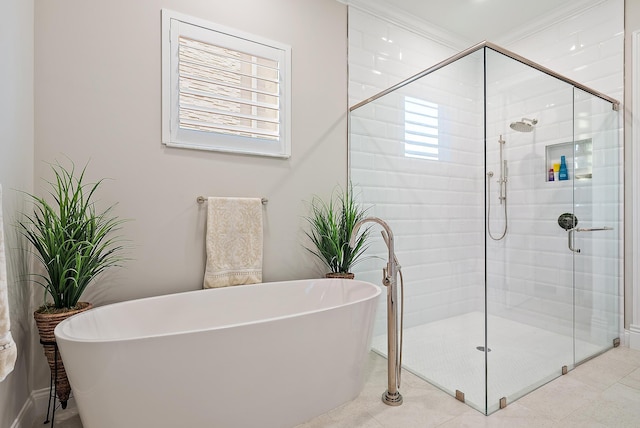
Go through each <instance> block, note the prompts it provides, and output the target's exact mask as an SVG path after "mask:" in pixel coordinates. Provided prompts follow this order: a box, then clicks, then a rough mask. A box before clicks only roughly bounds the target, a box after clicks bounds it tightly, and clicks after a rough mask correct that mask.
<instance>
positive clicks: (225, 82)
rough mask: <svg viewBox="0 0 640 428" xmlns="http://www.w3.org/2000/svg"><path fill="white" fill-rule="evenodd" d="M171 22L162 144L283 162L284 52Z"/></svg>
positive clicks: (286, 150) (285, 154)
mask: <svg viewBox="0 0 640 428" xmlns="http://www.w3.org/2000/svg"><path fill="white" fill-rule="evenodd" d="M230 32H231V31H228V29H224V30H222V31H216V30H213V29H209V28H203V27H202V26H200V25H193V24H191V23H186V22H183V20H179V19H171V59H172V64H171V71H172V73H171V129H170V135H171V141H170V142H168V144H169V145H172V144H173V145H182V146H189V147H192V148H203V149H210V150H223V151H234V152H244V153H252V154H265V155H270V156H280V157H288V156H289V152H290V148H289V147H290V146H289V141H288V140H289V135H288V134H289V132H288V126H289V124H288V102H287V101H288V99H289V97H288V94H289V91H288V90H287V89H288V86H289V85H288V81H287V80H286V79H285V77H288V74H289V73H288V63H289V61H288V58H289V55H290V51H289V50H288V48H286V47H284V48H283V47H276V46H272V45H271V44H267V43H264V42H258V41H255V40H250V39H249V38H248V36H246V35H244V37H238V36H236V35H232V34H229V33H230Z"/></svg>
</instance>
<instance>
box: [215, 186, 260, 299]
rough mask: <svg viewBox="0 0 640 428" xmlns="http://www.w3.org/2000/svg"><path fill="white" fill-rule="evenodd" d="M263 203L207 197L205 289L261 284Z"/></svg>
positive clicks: (251, 199) (254, 200)
mask: <svg viewBox="0 0 640 428" xmlns="http://www.w3.org/2000/svg"><path fill="white" fill-rule="evenodd" d="M262 230H263V228H262V201H261V199H260V198H208V201H207V232H206V241H207V245H206V246H207V265H206V270H205V274H204V288H217V287H226V286H229V285H242V284H256V283H259V282H262V240H263V239H262Z"/></svg>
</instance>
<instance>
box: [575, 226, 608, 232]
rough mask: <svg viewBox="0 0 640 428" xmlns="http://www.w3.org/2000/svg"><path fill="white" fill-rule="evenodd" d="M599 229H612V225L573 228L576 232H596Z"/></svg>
mask: <svg viewBox="0 0 640 428" xmlns="http://www.w3.org/2000/svg"><path fill="white" fill-rule="evenodd" d="M599 230H613V227H609V226H604V227H577V228H575V231H576V232H597V231H599Z"/></svg>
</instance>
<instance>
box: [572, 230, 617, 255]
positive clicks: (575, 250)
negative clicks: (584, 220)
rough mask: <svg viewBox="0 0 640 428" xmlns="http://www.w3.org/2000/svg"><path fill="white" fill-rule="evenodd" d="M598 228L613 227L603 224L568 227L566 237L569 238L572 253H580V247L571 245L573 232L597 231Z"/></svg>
mask: <svg viewBox="0 0 640 428" xmlns="http://www.w3.org/2000/svg"><path fill="white" fill-rule="evenodd" d="M600 230H613V227H610V226H604V227H574V228H573V229H569V230H568V231H567V232H569V233H567V238H568V240H569V242H568V244H569V249H570V250H571V251H573V252H574V253H580V248H574V247H573V232H598V231H600Z"/></svg>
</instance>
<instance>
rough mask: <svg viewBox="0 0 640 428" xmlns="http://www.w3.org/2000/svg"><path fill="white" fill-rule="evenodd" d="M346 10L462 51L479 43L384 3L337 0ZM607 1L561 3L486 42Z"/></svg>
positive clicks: (519, 35) (508, 39)
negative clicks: (374, 17) (364, 14)
mask: <svg viewBox="0 0 640 428" xmlns="http://www.w3.org/2000/svg"><path fill="white" fill-rule="evenodd" d="M337 1H338V2H340V3H343V4H345V5H347V6H349V7H353V8H355V9H358V10H360V11H363V12H366V13H369V14H371V15H374V16H376V17H377V18H380V19H383V20H385V21H387V22H389V23H392V24H394V25H397V26H399V27H401V28H404V29H406V30H408V31H411V32H413V33H415V34H418V35H420V36H423V37H426V38H429V39H431V40H433V41H435V42H437V43H440V44H441V45H443V46H446V47H449V48H451V49H454V50H462V49H465V48H467V47H469V46H470V45H472V44H475V43H478V42H480V41H481V40H468V39H466V38H464V37H461V36H460V35H459V34H456V33H453V32H451V31H449V30H447V29H445V28H443V27H441V26H439V25H437V24H435V23H434V22H431V21H429V20H428V19H424V18H420V17H417V16H413V15H408V14H406V13H405V12H403V11H400V10H398V9H397V8H394V7H392V6H390V5H389V4H388V3H386V2H385V1H384V0H337ZM607 1H610V0H572V1H570V2H564V3H561V4H560V5H559V6H558V7H557V8H554V9H553V10H552V11H551V12H549V13H547V14H545V15H543V16H542V17H541V18H537V19H536V20H535V22H532V23H530V24H528V25H525V26H522V27H520V28H519V29H518V30H517V31H515V32H511V33H509V34H506V35H505V36H504V37H501V38H499V40H488V41H489V42H492V43H495V44H499V45H501V46H507V45H509V44H512V43H516V42H518V41H520V40H522V39H525V38H527V37H529V36H531V35H533V34H536V33H539V32H543V31H545V30H547V29H548V28H549V27H551V26H553V25H556V24H559V23H561V22H563V21H566V20H568V19H571V18H573V17H576V16H579V15H581V14H583V13H585V12H586V11H588V10H589V9H592V8H594V7H596V6H599V5H601V4H602V3H606V2H607Z"/></svg>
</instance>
